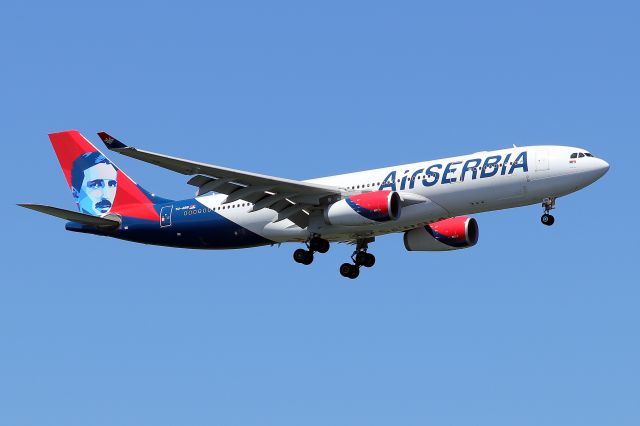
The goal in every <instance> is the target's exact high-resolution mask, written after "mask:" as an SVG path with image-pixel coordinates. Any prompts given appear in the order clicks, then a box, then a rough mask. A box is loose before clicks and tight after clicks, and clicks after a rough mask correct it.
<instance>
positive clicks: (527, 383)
mask: <svg viewBox="0 0 640 426" xmlns="http://www.w3.org/2000/svg"><path fill="white" fill-rule="evenodd" d="M516 3H517V4H516ZM639 12H640V9H639V8H638V6H637V5H636V4H634V2H616V1H612V2H606V3H599V4H596V3H591V2H540V1H537V2H526V3H524V2H456V3H455V4H452V5H444V4H442V2H431V3H427V2H396V3H389V2H379V3H378V2H323V3H317V4H314V5H311V4H303V3H301V2H288V3H287V2H232V3H231V4H223V3H219V4H215V3H213V2H202V3H194V2H182V3H180V6H179V7H178V6H177V5H176V3H175V2H140V3H136V4H130V3H129V2H127V3H119V4H118V3H113V2H110V3H109V4H108V5H107V4H105V5H100V6H97V5H89V4H86V2H77V3H69V2H54V3H51V2H47V3H42V4H39V3H37V2H20V3H19V4H18V3H14V4H7V5H4V6H3V12H2V16H0V24H1V25H0V36H1V37H0V40H1V41H0V46H2V52H3V55H2V56H3V61H2V67H0V76H1V77H2V81H3V84H2V96H1V97H0V115H1V117H2V120H1V121H0V122H1V123H2V131H3V132H2V133H3V135H2V139H3V141H4V143H3V146H4V152H3V154H4V156H3V158H4V161H3V167H2V171H1V173H2V182H3V183H2V189H3V193H4V199H5V209H6V210H5V213H6V214H5V215H4V218H5V222H4V225H5V226H4V228H3V244H2V269H3V271H4V279H3V280H2V283H1V284H0V342H2V344H1V345H0V424H3V425H5V424H6V425H14V426H19V425H41V424H61V425H62V424H63V425H66V426H73V425H83V426H84V425H88V424H90V425H113V424H117V425H121V426H123V425H155V426H159V425H175V424H188V425H211V424H224V425H278V426H282V425H299V424H305V425H327V424H332V425H389V424H402V425H424V424H447V425H469V424H474V425H491V426H497V425H514V424H517V425H521V426H523V425H536V426H538V425H543V424H544V425H556V424H557V425H563V426H566V425H580V426H585V425H602V424H615V425H637V424H638V423H639V422H640V404H639V401H640V390H639V388H638V379H639V376H640V364H639V363H638V359H640V342H639V340H638V326H639V325H640V314H639V313H638V311H639V310H638V300H639V298H640V289H639V288H638V285H637V284H638V279H637V268H636V264H637V259H638V248H637V240H638V238H639V237H640V235H639V232H638V225H637V223H636V222H637V217H636V215H637V211H638V201H637V185H636V181H637V162H638V161H637V158H638V155H639V154H640V153H639V152H638V151H639V149H638V145H637V144H638V139H639V136H640V120H639V117H640V107H639V103H638V99H640V77H639V76H640V56H639V55H638V40H640V30H638V25H637V22H638V19H639V18H640V16H639V15H640V14H639ZM70 128H75V129H78V130H80V131H82V132H83V133H84V134H85V135H86V136H88V137H89V138H90V139H91V140H92V141H94V142H96V143H97V141H98V139H97V137H96V136H95V132H97V131H100V130H107V131H109V132H110V133H112V134H113V135H115V136H117V137H118V138H120V139H122V140H123V141H125V142H126V143H130V144H133V145H137V146H140V147H143V148H146V149H149V150H153V151H159V152H164V153H167V154H173V155H177V156H182V157H186V158H192V159H194V160H199V161H206V162H210V163H214V164H220V165H225V166H229V167H235V168H241V169H247V170H252V171H256V172H262V173H267V174H272V175H278V176H283V177H289V178H297V179H303V178H311V177H317V176H324V175H330V174H337V173H343V172H348V171H355V170H362V169H368V168H375V167H382V166H387V165H393V164H399V163H408V162H415V161H421V160H427V159H434V158H439V157H447V156H452V155H458V154H465V153H469V152H475V151H479V150H486V149H498V148H503V147H508V146H511V145H512V144H514V143H515V144H518V145H527V144H566V145H573V146H580V147H584V148H587V149H589V150H590V151H591V152H593V153H594V154H595V155H597V156H600V157H602V158H605V159H606V160H607V161H609V163H610V164H611V170H610V172H609V173H608V174H607V175H606V176H605V177H604V178H603V179H602V180H601V181H599V182H597V183H596V184H594V185H593V186H592V187H589V188H587V189H585V190H583V191H581V192H579V193H577V194H574V195H571V196H569V197H566V198H563V199H560V200H559V201H558V209H557V210H556V212H555V216H556V224H555V225H554V226H553V227H551V228H546V227H543V226H542V225H541V224H540V223H539V216H540V214H541V211H540V207H539V206H531V207H525V208H521V209H516V210H509V211H501V212H494V213H486V214H481V215H478V216H476V218H477V219H478V222H479V224H480V229H481V232H480V241H479V244H478V245H477V246H476V247H474V248H472V249H469V250H463V251H459V252H453V253H408V252H406V251H405V250H404V247H403V245H402V239H401V236H400V235H393V236H387V237H383V238H380V239H379V240H378V241H376V243H375V244H374V245H373V246H372V248H371V251H372V252H373V253H375V254H376V255H377V258H378V262H377V264H376V266H375V267H374V268H373V269H372V270H366V271H363V273H362V274H361V276H360V278H359V279H358V280H356V281H348V280H345V279H343V278H342V277H340V276H339V275H338V271H337V268H338V266H339V265H340V264H341V263H342V262H344V261H345V260H346V259H347V258H348V256H349V253H350V250H351V249H350V248H349V247H346V246H334V247H332V248H331V250H330V252H329V253H328V254H326V255H323V256H318V257H317V260H316V262H314V264H313V265H311V266H310V267H303V266H301V265H298V264H295V263H294V262H293V260H292V259H291V253H292V251H293V250H294V249H295V248H296V246H295V245H283V246H282V247H280V248H276V247H274V248H270V247H267V248H257V249H250V250H241V251H226V252H224V251H221V252H198V251H184V250H177V249H167V248H159V247H150V246H143V245H134V244H130V243H126V242H122V241H116V240H110V239H106V238H100V237H94V236H89V235H79V234H72V233H69V232H65V231H64V223H63V222H62V221H59V220H56V219H54V218H49V217H45V216H42V215H38V214H36V213H33V212H29V211H25V210H22V209H20V208H18V207H15V203H18V202H42V203H48V204H52V205H56V206H60V207H63V208H72V207H73V203H72V197H71V195H70V193H69V191H68V189H67V187H66V183H65V181H64V178H63V176H62V173H61V171H60V170H59V167H58V164H57V161H56V159H55V156H54V153H53V150H52V149H51V147H50V144H49V141H48V139H47V136H46V135H47V133H48V132H52V131H59V130H65V129H70ZM111 158H112V160H114V162H115V163H116V164H117V165H118V166H119V167H121V168H123V169H124V170H125V171H126V172H127V173H128V174H129V175H130V176H132V177H133V178H134V179H135V180H137V181H138V182H139V183H140V184H142V185H143V186H145V187H146V188H148V189H150V190H153V191H154V192H156V193H158V194H160V195H164V196H167V197H171V198H183V197H188V196H191V195H192V194H193V188H192V187H190V186H188V185H186V180H187V179H186V178H185V177H184V176H182V175H177V174H173V173H171V172H168V171H165V170H161V169H157V168H154V167H152V166H150V165H147V164H143V163H139V162H136V161H135V160H132V159H129V158H123V157H114V156H111Z"/></svg>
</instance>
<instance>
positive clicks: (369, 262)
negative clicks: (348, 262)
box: [362, 253, 376, 268]
mask: <svg viewBox="0 0 640 426" xmlns="http://www.w3.org/2000/svg"><path fill="white" fill-rule="evenodd" d="M375 264H376V257H375V256H374V255H372V254H371V253H367V257H366V258H365V261H364V263H363V264H362V266H364V267H366V268H371V267H372V266H373V265H375Z"/></svg>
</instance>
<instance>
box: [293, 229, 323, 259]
mask: <svg viewBox="0 0 640 426" xmlns="http://www.w3.org/2000/svg"><path fill="white" fill-rule="evenodd" d="M306 244H307V248H308V250H305V249H298V250H296V251H294V252H293V260H295V261H296V262H298V263H302V264H303V265H310V264H311V262H313V253H314V252H316V251H317V252H318V253H326V252H328V251H329V247H330V244H329V241H327V240H325V239H324V238H320V237H319V236H314V237H312V238H311V239H310V240H309V241H307V243H306Z"/></svg>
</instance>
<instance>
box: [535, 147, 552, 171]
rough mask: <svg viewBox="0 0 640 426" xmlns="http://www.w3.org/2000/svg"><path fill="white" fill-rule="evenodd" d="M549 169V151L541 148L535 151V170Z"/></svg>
mask: <svg viewBox="0 0 640 426" xmlns="http://www.w3.org/2000/svg"><path fill="white" fill-rule="evenodd" d="M545 170H549V151H547V150H546V149H541V150H538V151H536V172H543V171H545Z"/></svg>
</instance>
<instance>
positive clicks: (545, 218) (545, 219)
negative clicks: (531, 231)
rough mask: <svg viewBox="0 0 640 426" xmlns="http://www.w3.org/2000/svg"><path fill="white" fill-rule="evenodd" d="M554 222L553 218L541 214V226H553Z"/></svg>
mask: <svg viewBox="0 0 640 426" xmlns="http://www.w3.org/2000/svg"><path fill="white" fill-rule="evenodd" d="M555 221H556V219H555V218H554V217H553V216H551V215H550V214H549V213H545V214H543V215H542V217H541V218H540V222H542V224H543V225H547V226H551V225H553V223H554V222H555Z"/></svg>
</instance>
